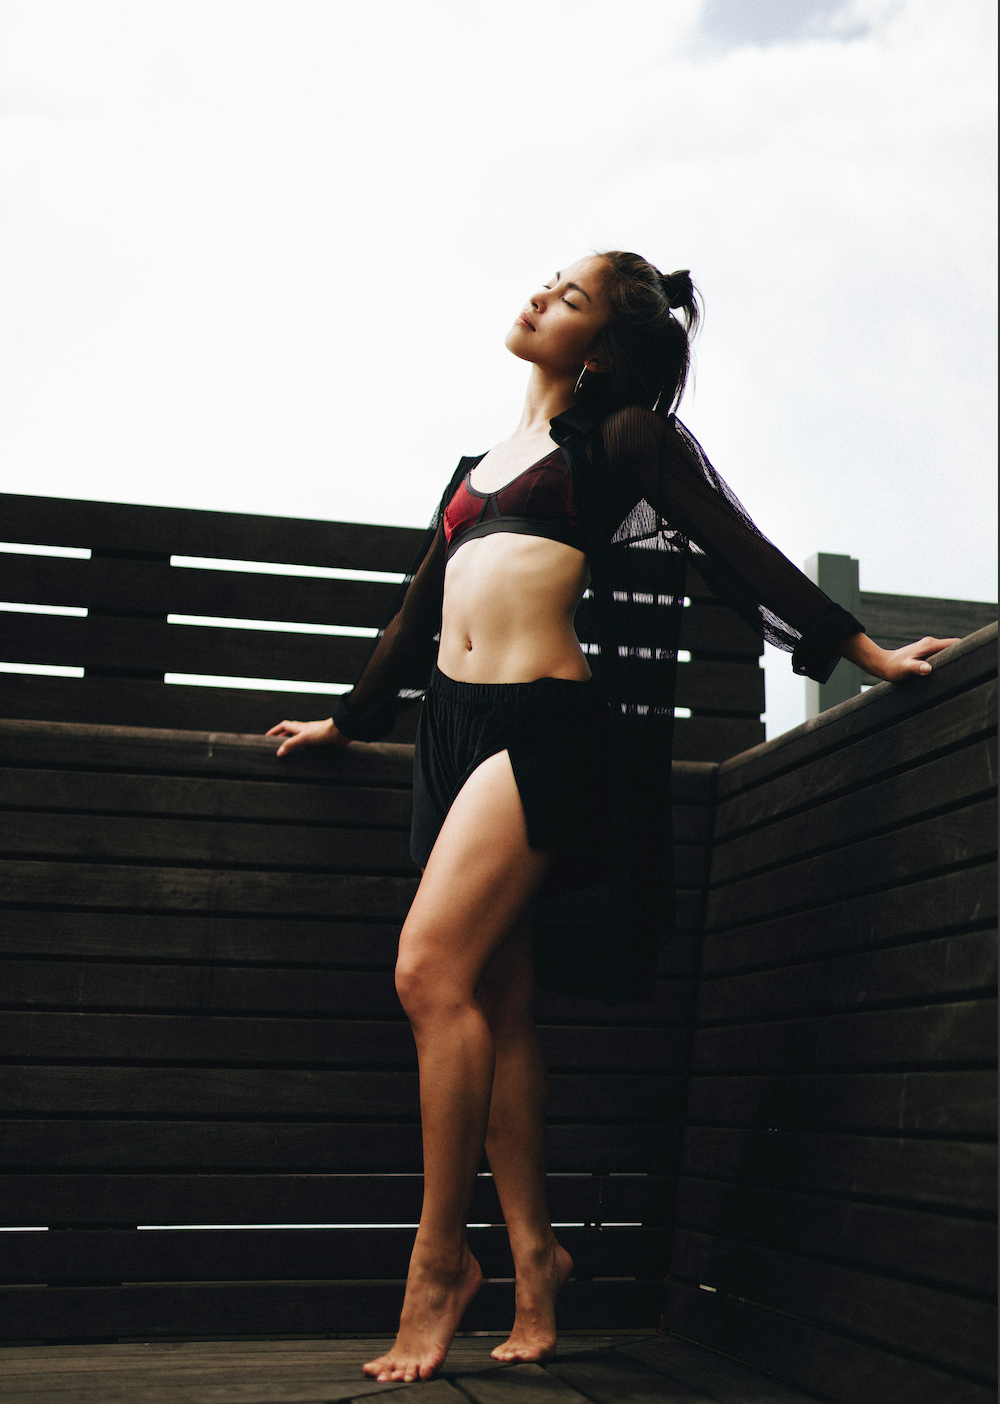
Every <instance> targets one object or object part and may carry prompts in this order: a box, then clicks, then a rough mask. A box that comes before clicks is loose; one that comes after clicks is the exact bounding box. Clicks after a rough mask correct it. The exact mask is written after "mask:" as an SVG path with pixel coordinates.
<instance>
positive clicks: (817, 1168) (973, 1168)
mask: <svg viewBox="0 0 1000 1404" xmlns="http://www.w3.org/2000/svg"><path fill="white" fill-rule="evenodd" d="M682 1169H683V1172H684V1173H685V1174H689V1175H697V1176H700V1177H708V1178H715V1177H726V1176H728V1177H732V1178H735V1179H740V1180H743V1181H757V1182H759V1183H761V1184H762V1185H770V1186H773V1187H781V1188H785V1189H792V1190H801V1191H809V1192H812V1193H828V1194H833V1195H844V1194H846V1195H861V1196H868V1197H871V1198H879V1199H891V1200H895V1201H897V1202H899V1203H904V1204H905V1203H910V1204H917V1205H924V1206H928V1207H932V1208H934V1207H936V1208H939V1209H940V1210H941V1211H942V1212H946V1211H951V1210H958V1211H961V1212H970V1213H975V1214H980V1215H982V1214H990V1213H992V1212H993V1210H994V1209H995V1207H996V1194H995V1187H994V1186H995V1181H996V1170H997V1152H996V1146H994V1145H990V1144H985V1143H983V1142H976V1141H958V1140H948V1141H933V1140H924V1139H922V1138H918V1139H914V1138H912V1137H896V1136H885V1135H876V1136H858V1135H823V1134H816V1133H809V1132H802V1131H778V1130H770V1129H768V1130H763V1131H754V1130H736V1129H731V1128H728V1127H727V1128H721V1127H713V1126H688V1127H687V1128H686V1129H685V1132H684V1152H683V1161H682Z"/></svg>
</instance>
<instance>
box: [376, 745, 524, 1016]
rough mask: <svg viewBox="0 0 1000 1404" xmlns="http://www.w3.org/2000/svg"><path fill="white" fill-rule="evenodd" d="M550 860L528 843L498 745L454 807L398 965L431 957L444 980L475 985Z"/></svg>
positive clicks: (516, 796) (406, 930) (508, 765)
mask: <svg viewBox="0 0 1000 1404" xmlns="http://www.w3.org/2000/svg"><path fill="white" fill-rule="evenodd" d="M550 862H551V856H550V855H549V854H548V853H547V852H543V851H540V850H538V849H532V848H530V847H529V846H528V831H527V825H526V824H525V819H524V809H523V807H522V804H521V797H520V794H519V793H518V788H517V784H516V782H515V780H514V772H513V770H512V768H511V763H510V757H509V755H508V754H507V752H506V751H499V752H497V753H496V754H495V755H492V756H490V757H489V759H488V760H485V761H483V762H482V764H481V765H479V766H478V767H477V768H476V769H475V770H474V771H473V772H472V774H471V775H470V776H469V778H468V779H467V780H466V782H465V784H464V785H463V786H462V788H461V790H459V792H458V794H457V795H456V797H455V799H454V801H453V803H452V805H451V808H450V809H449V811H448V814H447V817H446V818H445V821H444V824H443V825H442V826H441V831H440V833H439V834H438V837H437V841H436V842H435V844H434V847H433V849H432V850H431V854H430V857H429V858H428V860H427V866H426V868H425V869H424V875H423V877H422V878H421V881H420V886H419V887H418V889H417V894H416V896H415V897H414V899H413V905H412V906H411V908H410V911H409V914H408V916H407V918H406V922H405V924H404V926H403V931H402V934H401V935H400V940H399V965H400V966H401V967H403V968H404V969H405V968H407V967H412V966H415V965H421V966H424V965H426V964H427V963H428V962H430V963H432V964H433V965H434V966H435V967H436V968H437V969H438V970H439V971H440V978H441V979H442V981H444V982H445V983H447V984H449V985H459V986H461V987H462V988H464V989H465V990H466V991H468V992H472V991H474V990H475V988H476V986H477V985H478V984H479V981H480V978H481V977H482V975H483V972H484V971H485V969H486V967H487V966H488V965H489V963H490V961H491V960H492V958H493V956H494V955H495V954H496V953H497V952H498V951H499V950H500V948H501V946H502V945H503V944H504V942H505V941H506V940H507V939H508V937H509V936H510V935H511V934H512V933H513V931H514V929H515V928H516V927H517V926H518V924H519V922H520V921H521V919H522V918H523V917H524V915H525V913H526V911H527V908H528V906H529V905H530V903H531V901H532V899H533V897H534V896H535V893H536V892H537V890H538V888H539V886H540V885H541V882H542V880H543V878H544V877H545V873H546V871H547V870H548V867H549V864H550Z"/></svg>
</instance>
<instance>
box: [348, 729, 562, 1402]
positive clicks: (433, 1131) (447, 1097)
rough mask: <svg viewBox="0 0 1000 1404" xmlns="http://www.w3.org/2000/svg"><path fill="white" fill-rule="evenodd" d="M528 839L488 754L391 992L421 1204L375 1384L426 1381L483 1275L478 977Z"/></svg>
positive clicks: (505, 918)
mask: <svg viewBox="0 0 1000 1404" xmlns="http://www.w3.org/2000/svg"><path fill="white" fill-rule="evenodd" d="M548 862H549V859H548V855H547V854H545V853H541V852H539V851H538V850H536V849H531V848H529V846H528V837H527V827H526V825H525V820H524V811H523V809H522V806H521V797H520V795H519V793H518V789H517V785H516V783H515V781H514V773H513V771H512V769H511V764H510V758H509V756H508V755H507V752H506V751H502V752H500V753H499V754H497V755H494V756H491V757H490V758H489V759H488V760H486V761H484V762H483V763H482V765H480V766H479V767H478V768H477V769H476V770H475V771H474V772H473V774H472V775H471V776H470V777H469V779H468V780H467V781H466V783H465V785H464V786H463V787H462V789H461V790H460V791H459V793H458V795H457V796H456V798H455V801H454V803H453V804H452V806H451V808H450V810H449V811H448V815H447V818H446V819H445V822H444V824H443V825H442V828H441V832H440V834H439V835H438V839H437V842H436V843H435V845H434V849H433V852H432V853H431V856H430V858H429V859H428V862H427V867H426V869H425V871H424V876H423V878H422V880H421V883H420V886H419V888H418V889H417V894H416V897H415V898H414V900H413V905H412V907H411V908H410V912H409V915H408V916H407V919H406V922H405V924H404V927H403V931H402V934H401V936H400V943H399V958H398V962H397V966H396V988H397V990H398V992H399V996H400V1000H401V1001H402V1004H403V1008H404V1009H405V1010H406V1013H407V1016H408V1017H409V1020H410V1024H411V1026H412V1028H413V1034H414V1039H415V1041H416V1045H417V1057H418V1062H419V1067H420V1119H421V1127H422V1133H423V1145H424V1203H423V1209H422V1211H421V1216H420V1227H419V1229H418V1231H417V1237H416V1241H415V1243H414V1247H413V1255H412V1257H411V1259H410V1271H409V1275H408V1277H407V1286H406V1296H405V1299H404V1302H403V1311H402V1315H401V1318H400V1329H399V1335H398V1336H397V1339H396V1343H395V1345H394V1346H393V1347H392V1349H391V1350H389V1351H388V1352H387V1353H386V1354H385V1355H384V1356H382V1357H380V1358H379V1359H378V1360H373V1361H370V1362H369V1363H368V1364H367V1365H366V1366H365V1372H366V1373H367V1374H370V1375H374V1376H375V1377H376V1378H378V1379H379V1380H407V1381H409V1380H415V1379H428V1378H429V1377H430V1376H431V1375H432V1374H433V1373H434V1371H435V1370H436V1369H438V1367H439V1366H440V1365H441V1364H442V1363H443V1361H444V1357H445V1355H446V1354H447V1351H448V1346H449V1345H450V1343H451V1338H452V1336H453V1335H454V1333H455V1330H456V1329H457V1327H458V1323H459V1321H460V1319H461V1316H462V1312H463V1311H464V1310H465V1307H466V1305H467V1304H468V1302H469V1300H470V1299H471V1297H472V1296H473V1295H474V1294H475V1292H476V1290H477V1288H478V1286H479V1283H480V1281H481V1274H480V1273H479V1268H478V1265H477V1264H476V1263H475V1261H474V1260H473V1259H472V1257H471V1254H470V1253H469V1248H468V1243H467V1242H466V1236H465V1225H466V1220H467V1217H468V1209H469V1204H470V1201H471V1198H472V1190H473V1187H474V1184H475V1176H476V1172H477V1170H478V1169H479V1164H480V1158H481V1156H482V1152H483V1145H484V1141H485V1138H486V1129H487V1124H488V1120H489V1116H490V1101H491V1096H492V1090H493V1069H494V1041H493V1035H492V1033H491V1030H490V1025H489V1021H488V1020H487V1018H486V1015H485V1013H484V1010H483V1006H482V1004H481V1002H480V997H479V987H480V982H481V980H482V977H483V974H484V972H485V970H486V968H487V966H488V965H490V963H491V961H493V960H494V957H496V958H497V961H498V963H499V964H500V965H502V964H503V961H504V957H503V953H502V951H501V948H502V947H503V946H504V945H505V942H506V940H507V937H508V936H509V935H510V933H511V932H512V930H513V929H514V928H515V927H516V926H517V924H518V922H519V921H520V920H521V918H522V916H523V914H524V912H525V911H526V909H527V907H528V905H529V904H530V902H531V900H532V898H533V896H534V894H535V892H536V891H537V889H538V887H539V885H540V883H541V881H542V879H543V877H544V875H545V872H546V869H547V867H548Z"/></svg>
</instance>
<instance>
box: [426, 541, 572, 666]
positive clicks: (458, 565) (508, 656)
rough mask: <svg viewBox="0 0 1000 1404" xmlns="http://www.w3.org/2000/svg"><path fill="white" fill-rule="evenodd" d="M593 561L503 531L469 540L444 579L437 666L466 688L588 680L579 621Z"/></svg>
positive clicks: (549, 543) (558, 543)
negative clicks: (575, 621) (577, 616)
mask: <svg viewBox="0 0 1000 1404" xmlns="http://www.w3.org/2000/svg"><path fill="white" fill-rule="evenodd" d="M589 583H590V570H589V568H588V565H587V557H586V556H585V555H584V553H583V552H582V551H578V550H577V549H576V547H575V546H566V545H564V544H563V542H561V541H550V540H549V539H548V538H547V537H540V536H520V535H518V534H516V533H514V532H497V533H495V534H494V535H492V536H483V537H479V538H478V539H476V540H474V541H467V542H465V544H464V545H462V546H461V547H460V548H459V549H458V550H457V551H456V552H455V554H454V555H453V556H452V558H451V560H450V561H449V562H448V568H447V570H446V571H445V577H444V604H443V610H442V620H441V646H440V649H439V651H438V667H439V668H440V670H441V672H442V673H444V674H445V676H446V677H449V678H453V679H454V680H455V681H456V682H467V683H526V682H535V681H536V680H537V679H538V678H566V679H569V680H570V681H574V682H586V680H587V679H588V678H589V677H590V668H589V667H588V665H587V659H586V657H585V655H584V653H583V650H582V649H581V647H580V641H579V639H578V638H577V637H576V634H575V632H574V629H573V618H574V615H575V614H576V609H577V606H578V605H579V603H580V600H581V598H582V597H583V592H584V590H586V588H587V586H588V584H589Z"/></svg>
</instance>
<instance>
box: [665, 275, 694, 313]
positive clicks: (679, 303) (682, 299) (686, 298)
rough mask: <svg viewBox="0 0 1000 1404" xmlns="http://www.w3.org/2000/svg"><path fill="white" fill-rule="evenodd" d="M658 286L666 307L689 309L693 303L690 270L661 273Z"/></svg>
mask: <svg viewBox="0 0 1000 1404" xmlns="http://www.w3.org/2000/svg"><path fill="white" fill-rule="evenodd" d="M660 286H661V287H662V288H663V296H664V297H665V298H666V299H667V306H668V307H690V306H691V304H692V302H693V301H694V284H693V283H692V282H691V270H690V268H678V270H677V271H676V273H661V274H660Z"/></svg>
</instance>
